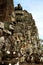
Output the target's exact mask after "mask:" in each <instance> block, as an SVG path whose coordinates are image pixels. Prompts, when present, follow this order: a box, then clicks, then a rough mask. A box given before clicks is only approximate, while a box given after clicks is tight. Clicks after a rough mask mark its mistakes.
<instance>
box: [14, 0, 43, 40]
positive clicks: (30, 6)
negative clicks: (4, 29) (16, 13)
mask: <svg viewBox="0 0 43 65" xmlns="http://www.w3.org/2000/svg"><path fill="white" fill-rule="evenodd" d="M19 3H20V4H21V5H22V7H23V9H25V10H27V11H28V12H30V13H32V16H33V18H34V19H35V22H36V26H37V28H38V33H39V37H40V38H41V39H43V0H14V4H15V6H16V5H17V4H19Z"/></svg>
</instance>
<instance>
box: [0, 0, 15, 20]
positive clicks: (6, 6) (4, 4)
mask: <svg viewBox="0 0 43 65" xmlns="http://www.w3.org/2000/svg"><path fill="white" fill-rule="evenodd" d="M13 15H14V5H13V0H0V21H3V20H4V21H14V19H15V18H14V17H15V16H13ZM12 18H13V19H12Z"/></svg>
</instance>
